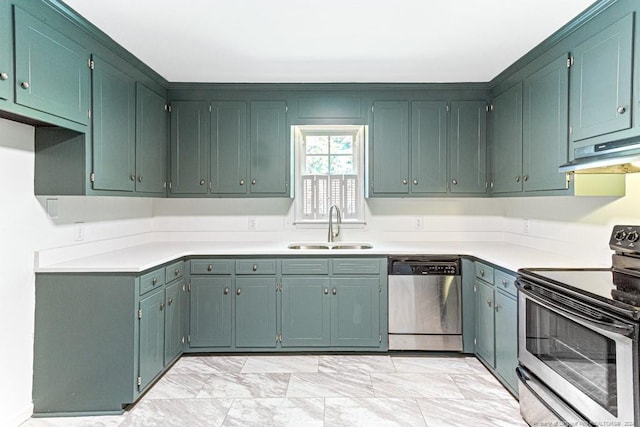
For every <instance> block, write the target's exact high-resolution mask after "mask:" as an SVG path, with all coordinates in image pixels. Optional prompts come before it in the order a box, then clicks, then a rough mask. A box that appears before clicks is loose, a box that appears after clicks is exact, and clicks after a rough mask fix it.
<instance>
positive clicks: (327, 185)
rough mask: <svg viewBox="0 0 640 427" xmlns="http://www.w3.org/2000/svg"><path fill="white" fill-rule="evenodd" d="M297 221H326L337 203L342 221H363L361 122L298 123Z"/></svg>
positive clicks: (296, 132)
mask: <svg viewBox="0 0 640 427" xmlns="http://www.w3.org/2000/svg"><path fill="white" fill-rule="evenodd" d="M294 134H295V135H296V137H295V143H296V153H297V155H296V159H297V165H298V167H297V168H296V171H297V173H296V179H297V188H298V189H299V190H298V192H297V194H296V205H297V215H296V222H299V223H304V222H307V223H308V222H326V221H327V219H328V215H329V208H330V207H331V206H332V205H336V206H338V208H339V209H340V212H341V213H342V220H343V221H344V222H362V221H363V220H364V218H363V215H362V204H363V197H362V194H363V189H362V183H363V179H362V173H361V172H362V164H361V160H362V149H363V145H364V144H363V142H364V141H363V139H364V138H363V134H364V128H363V127H362V126H342V127H308V126H297V127H296V128H295V131H294Z"/></svg>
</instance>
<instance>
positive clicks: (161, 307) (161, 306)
mask: <svg viewBox="0 0 640 427" xmlns="http://www.w3.org/2000/svg"><path fill="white" fill-rule="evenodd" d="M162 310H164V304H163V303H160V311H162Z"/></svg>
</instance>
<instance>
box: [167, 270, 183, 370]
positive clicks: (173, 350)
mask: <svg viewBox="0 0 640 427" xmlns="http://www.w3.org/2000/svg"><path fill="white" fill-rule="evenodd" d="M183 287H184V283H183V282H182V281H181V280H178V281H176V282H174V283H173V284H170V285H167V287H166V289H165V307H166V310H165V318H164V321H165V323H164V364H165V365H167V364H169V363H170V362H171V361H172V360H173V359H175V358H176V357H177V356H178V355H179V354H180V353H182V345H183V341H184V327H183V325H182V317H183V316H182V293H183Z"/></svg>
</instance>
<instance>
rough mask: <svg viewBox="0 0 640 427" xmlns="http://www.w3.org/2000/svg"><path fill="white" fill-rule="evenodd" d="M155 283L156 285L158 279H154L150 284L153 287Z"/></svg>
mask: <svg viewBox="0 0 640 427" xmlns="http://www.w3.org/2000/svg"><path fill="white" fill-rule="evenodd" d="M156 283H158V279H156V278H155V277H154V278H153V280H152V281H151V284H153V285H155V284H156Z"/></svg>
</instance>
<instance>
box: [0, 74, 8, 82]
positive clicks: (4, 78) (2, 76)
mask: <svg viewBox="0 0 640 427" xmlns="http://www.w3.org/2000/svg"><path fill="white" fill-rule="evenodd" d="M8 78H9V74H7V73H0V80H7V79H8Z"/></svg>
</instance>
